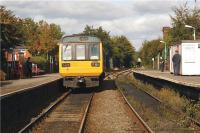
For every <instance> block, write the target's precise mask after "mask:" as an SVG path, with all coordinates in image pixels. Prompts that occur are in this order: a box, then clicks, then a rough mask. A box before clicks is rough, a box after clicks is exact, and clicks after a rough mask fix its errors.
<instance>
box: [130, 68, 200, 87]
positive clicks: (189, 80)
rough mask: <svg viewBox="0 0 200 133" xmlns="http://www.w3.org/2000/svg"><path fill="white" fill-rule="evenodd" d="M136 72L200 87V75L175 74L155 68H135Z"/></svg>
mask: <svg viewBox="0 0 200 133" xmlns="http://www.w3.org/2000/svg"><path fill="white" fill-rule="evenodd" d="M134 72H135V73H140V74H144V75H147V76H150V77H153V78H159V79H163V80H167V81H170V82H174V83H177V84H182V85H187V86H191V87H196V88H199V89H200V76H181V75H179V76H174V75H173V74H171V73H170V72H168V71H166V72H161V71H154V70H134Z"/></svg>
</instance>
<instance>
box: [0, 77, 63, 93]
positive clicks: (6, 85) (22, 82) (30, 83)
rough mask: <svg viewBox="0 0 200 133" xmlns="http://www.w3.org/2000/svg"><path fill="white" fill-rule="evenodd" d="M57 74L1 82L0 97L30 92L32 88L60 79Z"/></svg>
mask: <svg viewBox="0 0 200 133" xmlns="http://www.w3.org/2000/svg"><path fill="white" fill-rule="evenodd" d="M61 78H62V77H61V76H60V75H59V74H58V73H54V74H45V75H38V76H33V77H32V78H29V79H18V80H7V81H1V89H0V95H1V97H3V96H6V95H10V94H14V93H17V92H20V91H25V90H30V89H32V88H34V87H37V86H40V85H43V84H46V83H49V82H52V81H55V80H58V79H61Z"/></svg>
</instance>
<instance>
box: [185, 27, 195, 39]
mask: <svg viewBox="0 0 200 133" xmlns="http://www.w3.org/2000/svg"><path fill="white" fill-rule="evenodd" d="M185 27H186V28H191V29H193V32H194V34H193V37H194V40H196V35H195V28H194V27H192V26H190V25H185Z"/></svg>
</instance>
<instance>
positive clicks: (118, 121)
mask: <svg viewBox="0 0 200 133" xmlns="http://www.w3.org/2000/svg"><path fill="white" fill-rule="evenodd" d="M103 88H104V90H101V91H99V92H96V94H95V96H94V97H93V101H92V106H91V108H90V112H89V115H88V117H87V122H86V126H85V127H86V129H85V132H86V133H88V132H89V133H100V132H101V133H108V132H109V133H127V132H133V129H134V130H135V129H139V128H138V127H136V123H134V122H133V117H132V116H130V112H129V111H128V109H127V106H126V105H125V104H124V103H125V101H123V99H122V96H121V94H120V93H119V91H118V90H116V88H115V86H114V83H113V81H111V80H110V81H109V80H106V81H104V84H103ZM134 132H137V131H134Z"/></svg>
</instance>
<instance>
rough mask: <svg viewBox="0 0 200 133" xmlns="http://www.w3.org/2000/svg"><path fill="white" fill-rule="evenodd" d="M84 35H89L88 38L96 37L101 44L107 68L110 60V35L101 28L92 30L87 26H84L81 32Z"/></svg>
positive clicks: (91, 27)
mask: <svg viewBox="0 0 200 133" xmlns="http://www.w3.org/2000/svg"><path fill="white" fill-rule="evenodd" d="M83 34H84V35H90V36H96V37H98V38H99V39H100V40H101V41H102V43H103V47H104V53H105V55H106V65H107V66H106V67H107V68H109V59H110V58H111V56H112V55H111V47H110V43H111V39H110V35H109V34H110V33H109V32H107V31H105V30H103V28H102V27H101V26H100V27H98V28H96V29H95V28H93V26H88V25H86V27H85V29H84V31H83Z"/></svg>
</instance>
